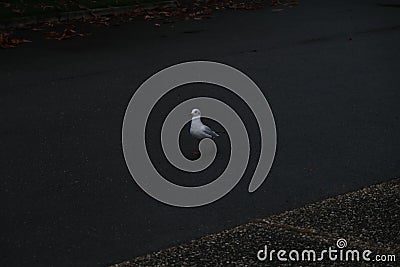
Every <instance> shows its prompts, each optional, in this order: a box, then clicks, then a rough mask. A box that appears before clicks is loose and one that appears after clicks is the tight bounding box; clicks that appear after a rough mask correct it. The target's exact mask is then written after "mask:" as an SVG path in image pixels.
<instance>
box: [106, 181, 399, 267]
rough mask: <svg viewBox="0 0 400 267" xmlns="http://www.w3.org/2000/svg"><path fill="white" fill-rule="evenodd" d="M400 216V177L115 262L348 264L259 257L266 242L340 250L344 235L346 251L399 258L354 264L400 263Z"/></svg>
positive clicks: (286, 246)
mask: <svg viewBox="0 0 400 267" xmlns="http://www.w3.org/2000/svg"><path fill="white" fill-rule="evenodd" d="M399 216H400V179H395V180H392V181H389V182H386V183H383V184H379V185H374V186H371V187H368V188H365V189H362V190H359V191H356V192H352V193H348V194H345V195H341V196H338V197H335V198H330V199H327V200H325V201H322V202H319V203H315V204H311V205H308V206H306V207H303V208H300V209H297V210H293V211H288V212H284V213H282V214H280V215H275V216H271V217H269V218H267V219H260V220H256V221H253V222H250V223H247V224H245V225H241V226H238V227H236V228H233V229H230V230H226V231H223V232H220V233H216V234H211V235H208V236H205V237H202V238H200V239H197V240H193V241H191V242H189V243H187V244H183V245H180V246H177V247H172V248H169V249H166V250H162V251H159V252H155V253H151V254H148V255H145V256H141V257H137V258H135V259H133V260H130V261H126V262H123V263H120V264H116V265H114V266H115V267H122V266H124V267H125V266H166V265H168V266H227V265H228V266H253V265H263V266H276V265H277V264H278V263H279V266H301V265H303V266H304V264H305V265H307V266H346V265H347V266H348V264H349V262H345V261H331V260H329V259H328V258H327V257H325V258H324V260H322V261H318V262H311V261H306V262H304V261H303V262H302V261H298V262H293V261H292V262H290V261H289V262H278V261H277V258H276V254H275V256H274V260H273V261H270V260H269V259H267V260H266V261H262V262H261V261H259V260H258V259H257V252H258V251H259V250H260V249H263V248H264V246H265V245H267V246H268V251H270V250H272V249H275V250H276V251H278V250H280V249H284V250H287V251H288V252H289V251H290V250H292V249H295V250H298V251H300V252H301V251H302V250H304V249H313V250H315V251H317V252H320V251H322V250H324V249H328V248H329V247H332V249H337V245H336V242H337V240H338V239H340V238H343V239H345V240H346V241H347V247H345V248H343V249H344V250H346V249H348V250H354V249H357V250H359V251H361V252H362V251H363V250H367V249H368V250H371V251H372V254H371V256H370V258H371V259H372V258H373V257H374V256H375V255H378V254H379V255H395V257H396V262H385V263H381V264H378V263H377V262H365V261H362V259H361V260H360V261H359V262H354V261H353V262H351V264H350V265H351V266H399V261H400V220H399ZM361 252H360V253H361ZM286 257H287V255H286ZM346 263H347V264H346ZM396 263H397V265H396Z"/></svg>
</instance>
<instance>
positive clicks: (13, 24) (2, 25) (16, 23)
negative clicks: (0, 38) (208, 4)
mask: <svg viewBox="0 0 400 267" xmlns="http://www.w3.org/2000/svg"><path fill="white" fill-rule="evenodd" d="M160 6H163V7H176V6H177V5H176V1H160V2H156V3H151V4H143V5H132V6H120V7H107V8H97V9H88V10H78V11H71V12H64V13H60V14H58V15H53V16H33V17H20V18H12V19H8V20H0V30H4V29H12V28H23V27H26V26H30V25H34V24H39V23H44V22H53V23H56V22H66V21H72V20H79V19H89V18H93V17H95V16H107V15H121V14H126V13H129V12H132V11H134V10H135V9H137V8H139V7H141V8H143V9H146V10H151V9H155V8H157V7H160Z"/></svg>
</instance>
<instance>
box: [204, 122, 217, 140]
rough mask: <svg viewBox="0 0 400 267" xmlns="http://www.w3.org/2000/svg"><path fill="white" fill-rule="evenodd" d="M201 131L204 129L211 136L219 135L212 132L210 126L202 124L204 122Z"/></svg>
mask: <svg viewBox="0 0 400 267" xmlns="http://www.w3.org/2000/svg"><path fill="white" fill-rule="evenodd" d="M203 131H204V132H205V133H206V134H209V135H211V136H212V137H218V136H219V135H218V134H217V133H216V132H214V131H213V130H211V128H210V127H208V126H207V125H204V124H203Z"/></svg>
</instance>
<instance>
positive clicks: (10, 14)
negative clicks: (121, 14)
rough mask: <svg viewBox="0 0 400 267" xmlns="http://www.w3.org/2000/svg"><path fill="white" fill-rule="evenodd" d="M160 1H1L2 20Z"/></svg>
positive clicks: (157, 0) (0, 13) (158, 0)
mask: <svg viewBox="0 0 400 267" xmlns="http://www.w3.org/2000/svg"><path fill="white" fill-rule="evenodd" d="M155 2H162V1H160V0H67V1H61V0H56V1H49V0H30V1H24V0H0V20H8V19H12V18H18V17H29V16H43V17H46V16H54V15H57V14H60V13H63V12H68V11H77V10H85V9H87V8H90V9H93V8H105V7H117V6H130V5H136V4H149V3H155Z"/></svg>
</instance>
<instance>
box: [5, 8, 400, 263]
mask: <svg viewBox="0 0 400 267" xmlns="http://www.w3.org/2000/svg"><path fill="white" fill-rule="evenodd" d="M382 1H384V0H382ZM385 3H390V2H388V1H385V2H380V1H361V0H360V1H356V0H351V1H350V0H349V1H344V0H343V1H329V2H324V3H321V2H320V1H316V0H309V1H307V0H304V1H302V2H301V4H300V6H299V7H296V8H292V9H289V8H288V9H286V10H285V11H282V12H276V13H273V12H271V8H270V7H267V8H265V9H263V10H257V11H226V12H219V13H215V14H214V15H213V18H212V19H210V20H203V21H181V22H178V23H176V24H175V25H174V27H171V25H162V26H161V27H154V25H153V23H151V22H150V23H147V22H137V23H134V24H123V25H121V26H120V27H114V28H109V29H107V28H102V29H98V30H96V31H95V32H93V35H92V36H89V37H86V38H82V39H73V40H68V41H65V42H57V41H47V40H43V38H42V37H40V38H39V37H35V36H33V37H32V38H33V41H34V42H33V43H32V44H28V45H24V46H21V47H19V48H18V49H14V50H2V51H0V59H1V61H0V79H1V91H0V94H1V97H0V106H1V108H2V109H1V110H2V112H1V115H0V120H1V130H0V135H1V138H0V140H1V156H0V157H1V158H0V162H1V169H0V170H1V179H0V181H1V186H0V188H1V209H0V210H1V218H2V220H1V229H2V231H3V232H2V234H1V243H2V256H1V260H0V265H2V266H3V265H7V264H8V265H10V266H22V265H30V266H34V265H41V266H94V265H106V264H111V263H116V262H120V261H122V260H125V259H129V258H132V257H135V256H139V255H143V254H147V253H148V252H151V251H157V250H160V249H162V248H166V247H170V246H173V245H176V244H180V243H183V242H185V241H188V240H191V239H193V238H196V237H200V236H203V235H205V234H208V233H213V232H217V231H221V230H224V229H227V228H231V227H233V226H236V225H239V224H242V223H246V222H248V221H249V220H251V219H254V218H262V217H267V216H269V215H271V214H275V213H278V212H282V211H285V210H288V209H293V208H297V207H301V206H303V205H305V204H307V203H311V202H315V201H318V200H322V199H325V198H327V197H331V196H335V195H338V194H340V193H344V192H349V191H352V190H355V189H359V188H362V187H364V186H368V185H371V184H375V183H378V182H383V181H386V180H389V179H390V178H393V177H398V176H399V172H400V171H399V166H400V138H399V136H400V119H399V117H400V107H399V104H398V103H399V99H400V90H399V85H400V75H399V69H400V34H399V33H400V8H397V7H396V6H392V5H386V6H383V5H380V4H385ZM391 3H393V2H391ZM35 38H36V39H35ZM190 60H211V61H217V62H222V63H226V64H229V65H231V66H233V67H235V68H237V69H239V70H241V71H243V72H244V73H246V74H247V75H248V76H250V77H251V78H252V79H253V80H254V81H255V82H256V83H257V84H258V86H259V87H260V88H261V89H262V90H263V92H264V94H265V95H266V97H267V99H268V101H269V104H270V106H271V108H272V110H273V112H274V116H275V121H276V125H277V134H278V146H277V153H276V157H275V163H274V165H273V167H272V170H271V172H270V174H269V176H268V178H267V180H266V181H265V182H264V184H263V185H262V186H261V187H260V188H259V189H258V190H257V191H256V192H255V193H253V194H249V193H248V192H247V187H248V184H249V182H250V178H251V169H252V168H253V167H254V162H253V163H251V164H252V165H251V166H250V169H249V171H248V172H247V173H246V175H245V177H244V178H242V180H241V182H240V183H239V184H238V186H236V187H235V189H234V190H232V191H231V192H230V193H229V194H228V195H227V196H225V197H224V198H223V199H221V200H219V201H217V202H215V203H212V204H210V205H207V206H204V207H200V208H193V209H184V208H175V207H171V206H167V205H164V204H162V203H159V202H157V201H156V200H154V199H152V198H150V197H149V196H147V195H146V194H145V193H144V192H143V191H142V190H141V189H140V188H139V187H138V186H137V185H136V184H135V183H134V181H133V179H132V178H131V177H130V174H129V172H128V170H127V167H126V165H125V162H124V158H123V154H122V147H121V126H122V120H123V116H124V112H125V108H126V106H127V104H128V102H129V100H130V97H131V96H132V94H133V93H134V91H135V89H136V88H137V87H138V86H139V85H140V84H141V83H142V82H143V81H144V80H145V79H147V78H148V77H149V76H151V75H152V74H154V73H155V72H157V71H159V70H161V69H163V68H165V67H168V66H171V65H173V64H176V63H180V62H184V61H190ZM182 90H183V91H182V92H185V90H184V89H182ZM204 90H205V92H206V91H207V90H208V91H212V90H211V89H210V88H206V87H205V88H204ZM187 91H188V90H186V92H187ZM177 99H178V100H179V98H177ZM173 104H176V103H165V107H168V105H171V107H172V105H173ZM171 107H169V108H171ZM249 121H250V123H251V118H250V117H249ZM255 149H256V148H255ZM138 156H140V155H138ZM222 165H223V164H222V163H221V166H220V167H221V168H223V166H222ZM217 167H218V166H217ZM161 168H163V166H161ZM171 179H173V178H171ZM204 179H205V180H207V177H205V178H204ZM178 180H179V179H178Z"/></svg>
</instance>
